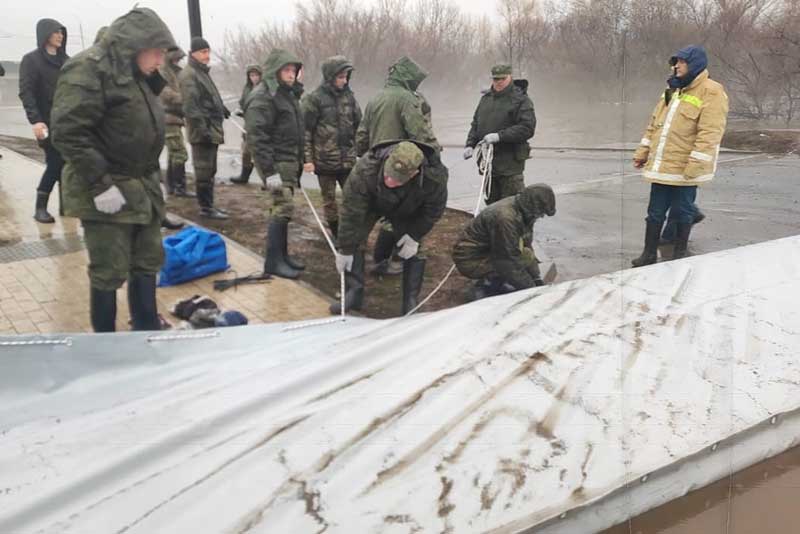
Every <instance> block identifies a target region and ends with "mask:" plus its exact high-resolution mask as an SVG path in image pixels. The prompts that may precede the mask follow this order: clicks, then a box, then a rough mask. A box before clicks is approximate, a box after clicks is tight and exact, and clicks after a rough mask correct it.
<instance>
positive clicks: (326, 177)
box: [317, 171, 350, 222]
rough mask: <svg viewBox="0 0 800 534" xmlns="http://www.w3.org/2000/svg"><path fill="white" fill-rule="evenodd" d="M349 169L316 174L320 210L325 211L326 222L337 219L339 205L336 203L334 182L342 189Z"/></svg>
mask: <svg viewBox="0 0 800 534" xmlns="http://www.w3.org/2000/svg"><path fill="white" fill-rule="evenodd" d="M349 175H350V171H343V172H338V173H326V174H317V180H319V189H320V191H321V192H322V210H323V211H324V213H325V220H326V221H328V222H332V221H338V220H339V206H337V204H336V184H339V187H341V188H342V189H344V183H345V182H346V181H347V177H348V176H349Z"/></svg>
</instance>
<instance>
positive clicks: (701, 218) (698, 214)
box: [692, 208, 706, 224]
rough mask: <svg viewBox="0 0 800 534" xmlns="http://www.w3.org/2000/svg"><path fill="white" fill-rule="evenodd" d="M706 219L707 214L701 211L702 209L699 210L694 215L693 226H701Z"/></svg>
mask: <svg viewBox="0 0 800 534" xmlns="http://www.w3.org/2000/svg"><path fill="white" fill-rule="evenodd" d="M705 218H706V214H705V213H703V212H702V211H700V208H697V211H696V212H695V214H694V221H693V222H692V224H699V223H701V222H703V221H704V220H705Z"/></svg>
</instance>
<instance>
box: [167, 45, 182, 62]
mask: <svg viewBox="0 0 800 534" xmlns="http://www.w3.org/2000/svg"><path fill="white" fill-rule="evenodd" d="M185 57H186V52H184V51H183V48H181V47H180V46H176V47H175V48H170V49H169V50H168V51H167V60H169V62H170V63H175V62H176V61H180V60H182V59H183V58H185Z"/></svg>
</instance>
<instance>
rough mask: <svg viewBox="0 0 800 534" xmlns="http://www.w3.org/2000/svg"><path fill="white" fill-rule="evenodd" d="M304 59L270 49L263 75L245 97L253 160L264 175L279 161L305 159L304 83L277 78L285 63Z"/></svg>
mask: <svg viewBox="0 0 800 534" xmlns="http://www.w3.org/2000/svg"><path fill="white" fill-rule="evenodd" d="M292 63H293V64H296V65H298V71H299V69H300V67H302V63H301V62H300V61H299V60H298V59H297V58H296V57H295V56H294V55H292V54H290V53H289V52H287V51H285V50H280V49H275V50H273V51H272V52H270V55H269V57H267V60H266V62H265V64H264V79H263V80H261V83H260V84H258V87H256V88H255V89H253V91H252V92H251V93H250V95H249V96H248V97H247V99H246V101H245V103H244V104H245V105H244V108H242V109H243V111H244V121H245V127H246V130H247V143H248V147H249V148H250V153H251V154H252V155H253V161H254V163H255V165H256V168H257V169H258V172H259V173H260V174H261V175H262V176H265V177H266V176H269V175H271V174H273V173H274V172H275V169H274V165H275V162H276V161H286V162H295V161H296V162H298V163H302V161H303V139H304V135H305V133H304V127H303V113H302V111H301V110H300V95H302V92H303V85H302V84H301V83H299V82H295V84H294V85H293V86H291V87H290V86H288V85H285V84H283V83H280V82H279V81H278V72H279V71H280V70H281V69H282V68H283V67H284V66H286V65H289V64H292Z"/></svg>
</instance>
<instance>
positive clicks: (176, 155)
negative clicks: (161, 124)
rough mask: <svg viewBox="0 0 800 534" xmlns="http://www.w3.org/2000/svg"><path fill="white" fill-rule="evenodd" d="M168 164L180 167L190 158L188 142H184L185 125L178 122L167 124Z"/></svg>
mask: <svg viewBox="0 0 800 534" xmlns="http://www.w3.org/2000/svg"><path fill="white" fill-rule="evenodd" d="M164 142H165V144H166V145H167V164H168V165H169V166H170V167H180V166H181V165H183V164H184V163H186V161H187V160H188V159H189V154H187V152H186V144H185V143H184V142H183V127H182V126H180V125H178V124H167V132H166V137H165V139H164Z"/></svg>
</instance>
